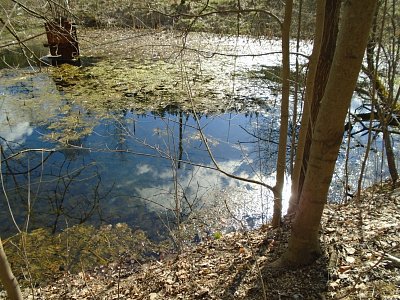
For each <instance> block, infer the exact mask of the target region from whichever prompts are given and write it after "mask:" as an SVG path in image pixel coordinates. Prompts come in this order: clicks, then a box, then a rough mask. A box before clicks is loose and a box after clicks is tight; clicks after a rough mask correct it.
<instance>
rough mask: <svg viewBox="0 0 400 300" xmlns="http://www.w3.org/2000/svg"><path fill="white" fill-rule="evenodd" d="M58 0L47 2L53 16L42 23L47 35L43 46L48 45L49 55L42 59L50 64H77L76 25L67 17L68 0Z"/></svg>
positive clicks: (78, 61)
mask: <svg viewBox="0 0 400 300" xmlns="http://www.w3.org/2000/svg"><path fill="white" fill-rule="evenodd" d="M58 2H59V3H57V2H56V1H54V0H53V1H51V2H49V7H50V13H51V14H52V16H53V18H52V19H50V20H49V21H47V22H46V23H45V24H44V26H45V29H46V35H47V43H46V44H44V46H45V47H49V49H50V55H47V56H45V57H44V58H42V60H43V61H45V62H47V63H50V64H52V65H59V64H63V63H69V64H74V65H79V64H80V59H79V43H78V36H77V30H76V29H77V26H76V24H75V23H73V22H72V21H71V20H70V19H69V18H68V15H69V6H68V1H67V0H59V1H58Z"/></svg>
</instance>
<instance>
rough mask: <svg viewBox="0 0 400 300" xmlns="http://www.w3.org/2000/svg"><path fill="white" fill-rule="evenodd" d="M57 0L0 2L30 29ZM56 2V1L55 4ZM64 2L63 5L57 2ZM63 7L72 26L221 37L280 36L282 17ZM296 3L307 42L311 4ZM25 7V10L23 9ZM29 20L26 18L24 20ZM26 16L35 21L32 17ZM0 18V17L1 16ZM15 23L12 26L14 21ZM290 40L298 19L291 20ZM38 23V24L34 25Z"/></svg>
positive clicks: (134, 6)
mask: <svg viewBox="0 0 400 300" xmlns="http://www.w3.org/2000/svg"><path fill="white" fill-rule="evenodd" d="M56 2H57V1H47V0H39V1H35V0H15V1H14V0H13V1H11V0H1V1H0V7H1V8H2V10H3V13H6V14H11V12H12V10H13V7H14V5H15V4H18V5H17V7H16V8H15V9H16V10H17V12H16V13H15V12H14V14H13V16H12V17H13V25H14V27H15V28H16V29H18V28H20V29H28V28H32V26H33V25H34V24H38V22H37V21H38V20H39V21H40V19H41V18H43V17H44V18H52V17H56V16H57V15H58V14H60V13H61V12H62V11H63V7H64V6H61V5H58V6H56V4H55V3H56ZM58 2H60V1H58ZM62 2H64V1H62ZM66 2H68V12H66V10H64V13H65V14H67V15H69V16H70V17H71V19H73V20H74V21H75V22H76V23H77V24H79V25H82V26H85V27H128V28H141V29H149V28H151V29H154V28H169V29H175V30H184V31H203V32H214V33H224V34H241V35H243V34H244V35H249V34H250V35H255V36H270V37H271V36H280V33H281V25H280V23H279V22H280V21H279V20H278V19H279V18H281V16H282V15H283V10H284V4H283V1H279V0H267V1H253V0H242V1H236V0H209V1H203V0H162V1H160V0H144V1H143V0H134V1H131V0H116V1H104V0H103V1H98V0H89V1H84V0H75V1H66ZM298 6H299V4H298V3H297V1H296V4H295V5H294V10H295V11H299V10H301V11H302V15H303V17H302V20H301V28H302V31H301V34H302V35H303V37H304V38H309V37H311V36H312V34H313V26H314V21H315V15H314V7H315V1H312V0H305V1H302V4H301V7H298ZM24 7H25V8H27V9H24ZM0 14H2V13H0ZM27 17H29V19H27ZM32 17H36V19H35V18H32ZM3 18H4V19H7V18H5V16H3ZM18 19H19V22H15V21H18ZM292 23H293V26H292V34H293V35H295V33H296V30H297V29H296V28H297V27H298V26H297V23H298V19H297V18H294V19H293V22H292ZM39 24H40V22H39Z"/></svg>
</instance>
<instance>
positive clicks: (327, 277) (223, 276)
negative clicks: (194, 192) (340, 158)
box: [25, 184, 400, 300]
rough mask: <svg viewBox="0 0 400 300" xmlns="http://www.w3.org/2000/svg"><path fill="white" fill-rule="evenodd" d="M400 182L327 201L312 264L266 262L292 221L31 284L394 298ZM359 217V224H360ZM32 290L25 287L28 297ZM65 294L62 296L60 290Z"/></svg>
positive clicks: (132, 291) (112, 290) (66, 288)
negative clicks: (274, 266)
mask: <svg viewBox="0 0 400 300" xmlns="http://www.w3.org/2000/svg"><path fill="white" fill-rule="evenodd" d="M399 210H400V190H399V188H397V189H395V190H394V191H391V190H390V185H389V184H384V185H383V186H381V187H379V186H374V187H372V188H369V189H367V190H365V191H364V192H363V194H362V198H361V204H357V203H356V202H354V201H352V202H350V203H349V204H348V205H345V206H341V205H328V206H327V207H326V208H325V211H324V216H323V226H322V236H321V243H322V245H323V250H324V251H323V253H324V256H323V257H321V258H320V259H318V260H317V262H316V263H315V264H313V265H312V266H309V267H306V268H303V269H300V270H296V271H290V270H275V271H274V270H270V269H268V264H269V262H271V261H273V260H274V259H276V258H277V257H278V256H279V255H280V254H281V253H282V251H283V250H284V248H285V247H286V243H287V238H288V232H289V231H288V230H289V228H290V224H289V223H288V222H287V221H286V222H285V225H284V226H283V227H282V228H281V229H278V230H272V229H270V228H269V227H268V226H264V227H263V228H261V229H258V230H254V231H250V232H246V233H231V234H227V235H223V236H221V237H219V238H217V239H216V238H211V239H209V240H205V241H203V242H201V243H200V244H199V245H197V246H196V245H192V246H190V247H188V248H185V249H184V250H183V252H182V253H181V254H174V253H170V254H168V255H165V256H163V257H159V258H158V259H155V260H154V261H153V262H148V263H144V264H141V263H139V262H137V261H135V260H127V259H125V258H124V257H121V259H120V260H118V261H115V262H113V263H111V264H109V265H107V266H103V267H100V268H95V269H92V270H89V269H83V270H82V271H81V272H80V273H79V274H77V275H71V274H65V275H63V276H61V277H60V278H59V279H58V280H56V281H55V282H54V283H53V284H52V285H50V286H43V287H40V288H38V289H35V290H34V292H35V299H60V297H67V298H68V299H86V298H88V299H116V298H118V297H120V298H121V297H122V298H123V299H153V300H156V299H171V300H172V299H180V298H182V299H221V300H227V299H254V300H256V299H257V300H258V299H262V297H263V296H262V290H263V288H262V285H261V281H260V280H259V278H260V277H259V276H260V274H261V275H262V278H263V286H264V290H265V292H266V297H267V299H282V297H284V298H285V299H337V298H339V297H341V298H343V299H400V276H399V273H398V270H399V265H398V264H396V262H395V261H391V260H390V259H389V258H388V256H387V255H386V254H390V255H392V256H396V257H397V258H398V257H400V249H399V245H400V238H399V237H400V229H399V228H400V217H399V215H398V214H397V212H398V211H399ZM354 216H359V217H362V225H361V226H360V225H359V222H360V221H361V220H360V219H359V218H357V217H354ZM29 293H30V291H28V290H26V291H25V295H26V299H29V298H28V297H29V296H28V295H29ZM62 295H63V296H62Z"/></svg>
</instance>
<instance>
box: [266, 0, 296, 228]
mask: <svg viewBox="0 0 400 300" xmlns="http://www.w3.org/2000/svg"><path fill="white" fill-rule="evenodd" d="M292 10H293V0H287V1H286V5H285V17H284V20H283V24H282V103H281V127H280V129H279V150H278V160H277V166H276V184H275V186H274V188H273V193H274V212H273V216H272V224H271V225H272V226H273V227H278V226H279V225H280V223H281V217H282V190H283V184H284V181H285V169H286V146H287V139H288V122H289V92H290V82H289V80H290V78H289V77H290V59H289V55H290V49H289V42H290V24H291V21H292Z"/></svg>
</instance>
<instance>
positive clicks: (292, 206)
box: [287, 0, 325, 215]
mask: <svg viewBox="0 0 400 300" xmlns="http://www.w3.org/2000/svg"><path fill="white" fill-rule="evenodd" d="M324 8H325V0H322V1H318V2H317V10H316V14H317V16H316V26H315V38H314V46H313V51H312V53H311V57H310V61H309V63H308V74H307V82H306V92H305V100H304V105H303V114H302V116H301V127H300V132H299V141H298V143H297V149H296V158H295V162H294V168H293V173H292V177H291V179H292V184H291V196H290V200H289V208H288V211H287V213H288V214H289V215H290V214H294V213H295V212H296V211H297V207H298V200H299V196H300V195H298V186H299V179H300V173H301V172H302V170H303V168H302V162H303V153H304V145H305V141H306V135H307V128H308V124H309V122H308V121H309V118H310V107H311V99H312V95H313V89H314V80H315V74H316V71H317V61H318V57H319V53H320V50H321V41H322V32H323V27H324V26H323V24H324Z"/></svg>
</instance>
